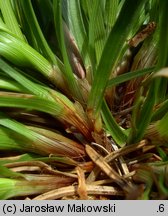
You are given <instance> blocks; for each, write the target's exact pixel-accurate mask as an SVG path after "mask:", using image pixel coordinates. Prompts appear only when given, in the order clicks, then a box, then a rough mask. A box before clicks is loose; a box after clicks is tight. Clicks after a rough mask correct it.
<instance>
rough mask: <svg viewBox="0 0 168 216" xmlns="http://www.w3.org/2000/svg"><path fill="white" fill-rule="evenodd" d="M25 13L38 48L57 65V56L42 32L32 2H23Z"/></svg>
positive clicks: (27, 0)
mask: <svg viewBox="0 0 168 216" xmlns="http://www.w3.org/2000/svg"><path fill="white" fill-rule="evenodd" d="M21 4H22V8H23V11H24V13H25V17H26V19H27V23H28V24H29V25H30V29H31V30H32V32H33V36H34V37H35V38H36V41H37V43H38V46H39V48H40V50H41V51H42V53H43V55H44V56H45V57H46V58H47V59H48V60H49V61H50V62H52V63H54V64H56V65H57V61H56V58H55V55H54V54H53V52H52V50H51V49H50V47H49V45H48V43H47V41H46V39H45V37H44V35H43V33H42V31H41V28H40V26H39V24H38V21H37V18H36V15H35V13H34V10H33V6H32V3H31V1H30V0H26V1H21Z"/></svg>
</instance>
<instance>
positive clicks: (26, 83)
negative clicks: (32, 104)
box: [0, 59, 51, 99]
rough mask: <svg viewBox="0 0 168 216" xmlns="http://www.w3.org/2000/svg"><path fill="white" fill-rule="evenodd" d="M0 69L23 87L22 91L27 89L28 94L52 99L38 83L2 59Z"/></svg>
mask: <svg viewBox="0 0 168 216" xmlns="http://www.w3.org/2000/svg"><path fill="white" fill-rule="evenodd" d="M0 68H1V70H3V71H4V73H6V74H8V75H9V76H10V77H12V78H13V79H14V80H16V81H17V82H18V83H19V84H20V85H21V86H23V87H22V89H26V90H27V93H31V94H35V95H37V96H39V97H41V98H46V99H51V95H50V94H49V93H48V92H47V90H45V89H43V88H42V87H41V86H40V85H38V84H37V83H33V82H32V81H31V80H30V79H28V78H26V77H25V76H23V75H22V74H21V73H19V71H17V70H16V69H14V68H13V67H11V66H10V65H8V64H7V63H6V62H5V61H3V60H2V59H0Z"/></svg>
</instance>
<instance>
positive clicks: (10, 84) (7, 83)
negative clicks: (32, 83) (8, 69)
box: [0, 77, 25, 92]
mask: <svg viewBox="0 0 168 216" xmlns="http://www.w3.org/2000/svg"><path fill="white" fill-rule="evenodd" d="M0 89H2V90H8V91H14V92H22V91H24V90H25V89H24V88H23V87H22V86H21V85H20V84H18V83H16V82H14V81H13V80H10V79H7V78H3V77H1V79H0Z"/></svg>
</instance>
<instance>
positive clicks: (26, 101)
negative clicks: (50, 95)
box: [0, 94, 64, 118]
mask: <svg viewBox="0 0 168 216" xmlns="http://www.w3.org/2000/svg"><path fill="white" fill-rule="evenodd" d="M18 96H19V95H18ZM20 96H21V95H20ZM22 96H23V95H22ZM22 96H21V97H17V95H13V96H2V94H1V96H0V98H1V99H0V107H13V108H14V107H15V108H25V109H28V110H38V111H41V112H45V113H49V114H51V115H54V116H59V117H60V118H61V117H62V116H63V115H64V114H63V113H64V111H63V106H62V105H61V104H58V103H56V102H52V101H49V100H48V101H47V100H46V99H42V98H39V97H36V96H32V95H27V96H28V97H27V98H26V95H25V97H24V96H23V97H22Z"/></svg>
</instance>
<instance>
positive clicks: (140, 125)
mask: <svg viewBox="0 0 168 216" xmlns="http://www.w3.org/2000/svg"><path fill="white" fill-rule="evenodd" d="M155 97H156V89H155V83H152V84H151V86H150V89H149V92H148V95H147V97H146V99H145V101H144V104H143V106H142V108H141V110H140V113H139V115H138V116H137V119H136V122H135V124H136V126H135V127H136V131H133V133H132V131H131V132H130V135H132V138H130V137H129V138H128V139H129V140H131V141H130V142H131V143H132V142H133V143H135V142H139V141H140V140H141V139H142V138H143V136H144V134H145V131H146V128H147V126H148V125H149V123H150V121H151V118H152V111H153V106H154V104H155ZM132 129H133V128H132ZM133 130H134V129H133Z"/></svg>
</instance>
